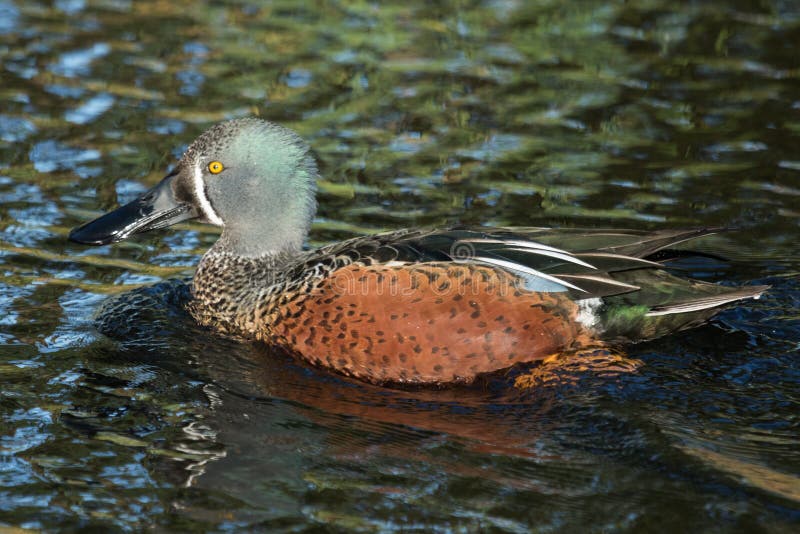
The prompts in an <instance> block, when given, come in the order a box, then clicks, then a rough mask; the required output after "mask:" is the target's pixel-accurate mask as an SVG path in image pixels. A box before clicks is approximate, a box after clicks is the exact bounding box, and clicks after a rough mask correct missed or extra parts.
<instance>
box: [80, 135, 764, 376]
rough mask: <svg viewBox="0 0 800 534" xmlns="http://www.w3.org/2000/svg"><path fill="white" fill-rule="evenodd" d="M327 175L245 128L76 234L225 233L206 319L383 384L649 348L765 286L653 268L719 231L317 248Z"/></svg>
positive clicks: (484, 234)
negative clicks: (196, 221) (215, 227)
mask: <svg viewBox="0 0 800 534" xmlns="http://www.w3.org/2000/svg"><path fill="white" fill-rule="evenodd" d="M229 169H230V170H229ZM223 171H228V173H229V174H228V175H224V174H223ZM315 178H316V167H315V166H314V163H313V160H311V158H310V156H309V154H308V147H307V146H306V145H305V143H303V142H302V141H301V140H299V138H298V137H297V136H296V135H295V134H293V133H292V132H290V131H288V130H285V129H283V128H280V127H277V126H275V125H272V124H270V123H267V122H264V121H260V120H257V119H243V120H238V121H231V122H229V123H223V124H222V125H218V126H216V127H214V128H212V129H211V130H209V131H208V132H206V133H205V134H203V136H201V137H200V138H199V139H198V140H197V141H196V142H195V143H193V145H192V146H191V147H190V148H189V150H187V152H186V154H185V155H184V157H183V158H182V159H181V162H180V163H179V165H178V167H177V168H176V170H175V171H174V172H173V173H172V174H170V175H169V176H168V177H167V178H165V180H164V181H163V182H162V183H161V184H159V186H157V187H156V188H154V189H153V190H151V191H150V192H148V193H147V194H145V195H143V197H142V198H140V199H137V200H136V201H134V202H133V203H131V204H128V205H126V206H123V207H122V208H119V209H118V210H117V211H115V212H112V213H111V214H109V215H106V216H104V217H101V218H100V219H98V220H96V221H93V222H92V223H89V224H87V225H84V226H83V227H81V228H79V229H77V230H75V231H73V233H72V234H71V237H72V239H73V240H76V241H80V242H85V243H93V244H97V243H105V242H110V241H115V240H119V239H124V238H125V237H127V236H128V235H130V234H132V233H136V232H138V231H143V230H148V229H151V228H156V227H162V226H166V225H168V224H172V223H174V222H177V221H178V220H182V219H185V218H189V217H201V218H203V219H205V220H207V221H209V222H212V223H216V224H219V225H221V226H223V233H222V236H221V237H220V239H219V241H218V242H217V243H216V244H215V245H214V246H213V247H212V248H211V249H210V250H209V251H208V252H207V253H206V254H205V255H204V256H203V259H202V260H201V262H200V264H199V266H198V268H197V272H196V274H195V276H194V280H193V301H192V303H191V305H190V311H191V313H192V315H193V316H194V317H195V318H196V319H197V320H198V321H199V322H200V323H202V324H204V325H208V326H209V327H212V328H214V329H216V330H218V331H220V332H225V333H228V334H234V335H238V336H243V337H247V338H254V339H258V340H261V341H265V342H267V343H271V344H275V345H281V346H283V347H285V348H286V349H288V350H290V351H291V352H293V353H294V354H296V355H298V356H299V357H301V358H303V359H305V360H307V361H309V362H311V363H313V364H316V365H321V366H325V367H329V368H331V369H333V370H336V371H338V372H342V373H345V374H348V375H351V376H355V377H358V378H360V379H364V380H368V381H371V382H406V383H408V382H411V383H448V382H454V381H469V380H471V379H472V378H474V377H475V376H476V375H477V374H480V373H484V372H490V371H494V370H498V369H502V368H505V367H509V366H510V365H512V364H514V363H517V362H525V361H533V360H537V359H541V358H544V357H546V356H549V355H551V354H553V353H557V352H561V351H567V350H574V349H580V348H586V347H588V346H591V345H595V344H597V343H600V342H603V341H622V340H626V341H637V340H642V339H650V338H653V337H658V336H660V335H663V334H665V333H667V332H670V331H674V330H678V329H681V328H686V327H689V326H693V325H695V324H698V323H700V322H702V321H704V320H707V319H708V318H709V317H710V316H711V315H713V313H714V312H715V309H716V308H717V307H718V306H721V305H723V304H726V303H729V302H733V301H736V300H739V299H743V298H750V297H757V296H759V295H760V294H761V293H762V292H763V291H764V290H765V289H766V288H765V287H764V286H757V287H747V288H730V287H723V286H717V285H714V284H708V283H704V282H697V281H690V280H685V279H681V278H677V277H675V276H672V275H670V274H668V273H667V272H666V271H665V270H663V266H662V265H661V264H660V263H658V262H657V261H654V260H656V259H657V258H656V257H655V256H654V255H655V254H657V253H658V252H659V251H662V250H664V249H666V248H667V247H671V246H672V245H674V244H676V243H679V242H682V241H685V240H687V239H692V238H695V237H699V236H702V235H706V234H708V233H711V232H712V230H690V231H661V232H652V233H648V232H638V231H618V230H614V231H608V230H551V229H523V228H519V229H488V228H479V229H449V230H429V231H421V230H419V231H418V230H406V231H399V232H391V233H385V234H379V235H374V236H368V237H362V238H356V239H352V240H349V241H345V242H342V243H338V244H335V245H331V246H328V247H323V248H321V249H318V250H314V251H303V250H301V244H302V242H303V240H304V239H305V237H306V234H307V231H308V227H309V224H310V220H311V217H312V215H313V211H314V193H313V191H314V180H315Z"/></svg>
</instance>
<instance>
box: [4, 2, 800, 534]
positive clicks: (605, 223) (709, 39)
mask: <svg viewBox="0 0 800 534" xmlns="http://www.w3.org/2000/svg"><path fill="white" fill-rule="evenodd" d="M414 4H417V5H414ZM563 4H564V5H562V3H561V2H546V1H543V2H523V1H513V0H506V1H503V0H497V1H488V2H485V3H480V2H451V3H448V2H441V3H436V4H432V3H423V2H418V3H414V2H397V3H392V4H389V3H380V4H378V3H366V2H358V1H354V2H341V3H336V2H316V3H314V4H313V5H311V4H309V5H308V6H306V7H303V6H302V5H301V4H297V3H293V2H285V3H281V2H276V3H264V4H261V3H258V2H252V3H249V2H244V1H234V0H232V1H221V2H213V3H190V2H164V1H142V2H131V1H128V0H99V1H91V0H86V1H84V0H56V1H54V2H52V3H39V2H35V1H30V0H25V1H24V2H23V1H21V0H18V1H16V2H15V1H12V0H0V273H2V278H0V532H3V533H5V532H6V531H7V528H6V527H19V528H21V529H32V530H39V529H41V530H45V531H54V530H61V529H63V530H77V529H81V528H89V527H95V528H96V529H97V531H107V530H141V529H146V528H154V529H157V530H175V531H185V530H199V531H202V530H209V531H215V530H263V531H270V532H274V531H298V530H304V529H308V528H314V527H323V526H327V527H332V528H338V529H344V530H349V529H354V530H362V531H382V530H396V529H397V530H399V529H408V530H420V531H475V530H491V531H509V532H527V531H531V530H533V531H542V532H553V531H555V532H589V531H664V532H679V531H701V530H702V531H712V532H761V531H764V532H766V531H770V532H790V531H796V529H797V528H798V526H799V525H800V428H799V426H800V282H798V273H800V259H798V247H800V245H799V243H800V6H798V4H797V3H796V2H793V1H789V0H787V1H778V0H776V1H760V2H756V1H753V2H746V1H739V2H722V1H719V2H694V3H691V4H688V3H686V4H677V3H675V2H666V1H658V0H652V1H648V2H621V1H620V2H580V3H563ZM245 115H260V116H262V117H265V118H269V119H271V120H274V121H278V122H281V123H282V124H285V125H287V126H290V127H292V128H294V129H296V130H298V131H299V132H300V133H301V134H302V135H303V136H305V137H306V138H308V139H309V140H310V142H311V144H312V145H313V147H314V149H315V150H316V152H317V154H318V156H319V159H320V163H321V166H322V169H323V174H324V176H325V178H324V181H323V182H322V183H321V184H320V186H321V194H320V212H319V215H318V217H317V220H316V222H315V226H314V229H313V235H312V240H313V244H319V243H326V242H330V241H333V240H338V239H342V238H346V237H350V236H354V235H358V234H361V233H365V232H372V231H377V230H381V229H389V228H400V227H405V226H413V225H440V224H442V225H443V224H451V223H465V224H489V225H528V226H530V225H537V226H550V225H555V226H590V227H609V226H612V227H613V226H618V227H629V228H652V229H656V228H665V227H685V226H717V225H719V226H736V227H738V228H739V230H738V231H737V232H735V233H730V234H726V235H724V236H716V237H713V238H710V239H707V240H706V241H705V242H704V249H706V250H711V251H714V252H716V253H718V254H723V255H725V256H727V257H729V258H732V260H733V261H732V262H731V263H715V262H699V263H689V264H687V265H686V268H687V269H688V270H689V274H691V275H693V276H695V277H700V278H703V279H707V280H718V281H722V282H724V283H730V284H744V283H758V284H771V285H772V286H773V290H772V291H770V292H769V293H768V294H767V295H766V296H765V297H764V298H762V299H761V300H758V301H753V302H748V303H747V304H746V305H744V306H741V307H739V308H736V309H730V310H727V311H725V312H723V313H722V314H720V315H719V316H718V318H717V320H715V321H714V322H713V323H711V324H709V325H707V326H704V327H702V328H699V329H696V330H693V331H690V332H684V333H680V334H676V335H674V336H670V337H668V338H664V339H661V340H657V341H654V342H650V343H647V344H641V345H637V346H634V347H631V348H630V351H629V356H630V357H632V358H638V359H639V360H641V361H642V362H643V363H644V366H643V367H641V368H640V369H639V371H638V372H636V373H631V374H623V375H606V374H596V373H583V374H580V375H579V376H577V379H576V380H565V381H562V382H558V381H556V383H554V384H550V385H548V386H543V387H541V388H537V389H534V390H527V391H519V390H515V389H514V388H512V387H510V385H509V384H508V382H507V381H505V380H504V379H503V378H502V377H501V378H497V379H494V380H489V381H484V382H482V383H481V384H478V385H476V386H473V387H462V388H459V389H455V390H447V391H425V390H422V391H399V390H393V389H388V388H378V387H371V386H365V385H362V384H359V383H356V382H352V381H349V380H345V379H342V378H339V377H336V376H334V375H331V374H327V373H325V372H322V371H318V370H314V369H310V368H307V367H303V366H301V365H299V364H296V363H293V362H291V361H290V360H288V359H287V358H286V357H285V356H283V355H281V354H275V353H273V352H270V351H269V350H268V349H266V348H264V347H258V346H254V345H237V344H235V343H233V342H230V341H225V340H221V339H217V338H215V337H213V336H211V335H209V334H208V333H206V332H204V331H202V330H200V329H198V328H196V327H194V325H193V324H192V323H191V321H190V320H188V319H187V318H186V316H185V315H183V314H182V313H181V312H180V307H179V306H178V305H176V304H175V302H173V301H172V300H170V299H173V300H174V298H177V297H176V294H175V292H174V291H172V292H170V291H167V290H166V289H164V287H163V286H158V287H156V288H154V289H146V286H151V285H153V284H154V283H157V282H159V281H162V280H166V279H170V278H175V277H181V276H185V275H186V274H188V273H190V272H191V268H192V266H193V265H194V264H195V263H196V261H197V260H198V258H199V256H200V255H201V254H202V252H203V251H204V250H205V248H207V247H208V246H209V245H210V244H211V243H212V242H213V241H214V239H215V237H216V236H215V234H214V233H213V231H212V230H211V229H210V228H207V227H204V226H202V225H190V226H181V227H179V228H177V229H173V230H170V231H164V232H161V233H158V234H152V235H149V236H146V237H144V238H141V239H138V240H137V241H134V242H130V243H123V244H119V245H115V246H110V247H101V248H92V249H88V248H85V247H81V246H79V245H75V244H71V243H67V241H66V235H67V232H68V231H69V229H70V228H71V227H73V226H75V225H77V224H78V223H80V222H82V221H84V220H86V219H88V218H90V217H92V216H94V215H97V214H99V213H100V211H101V210H104V209H108V208H111V207H113V206H114V205H116V203H117V202H118V201H125V200H128V199H130V198H131V197H132V196H133V195H134V194H136V193H137V192H139V191H142V190H143V189H144V188H146V187H148V186H150V185H153V184H154V183H156V182H157V181H158V180H159V178H160V177H161V176H163V174H164V172H165V171H166V169H167V167H168V166H169V165H170V164H171V163H172V162H174V159H175V157H176V156H178V155H180V153H181V151H182V149H183V148H184V147H185V146H186V144H187V143H189V142H190V141H191V140H192V139H193V138H194V137H195V135H197V134H198V133H199V132H201V131H202V130H203V129H205V128H206V127H207V126H208V125H209V124H211V123H213V122H216V121H218V120H220V119H223V118H230V117H237V116H245ZM136 288H143V289H139V290H138V291H139V294H138V295H139V296H138V297H137V298H138V299H139V300H137V302H136V305H134V306H131V307H130V308H128V309H127V310H126V314H125V316H124V320H120V319H119V318H118V319H117V323H115V324H114V329H115V330H116V332H117V334H118V336H117V337H119V338H121V339H122V341H119V340H116V341H115V340H109V339H107V338H105V337H103V336H101V335H100V334H98V333H97V331H96V330H95V328H94V326H93V316H94V314H95V312H96V310H97V308H98V307H99V306H100V304H101V303H102V302H103V301H104V299H106V298H107V297H109V296H112V295H117V294H122V293H125V292H129V291H132V290H135V289H136ZM178 293H179V292H178ZM10 531H11V532H17V530H14V529H11V530H10Z"/></svg>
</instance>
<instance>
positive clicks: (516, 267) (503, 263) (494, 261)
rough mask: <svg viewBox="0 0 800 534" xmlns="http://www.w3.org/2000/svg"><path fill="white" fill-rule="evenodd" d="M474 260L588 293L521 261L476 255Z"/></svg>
mask: <svg viewBox="0 0 800 534" xmlns="http://www.w3.org/2000/svg"><path fill="white" fill-rule="evenodd" d="M472 260H473V261H476V262H480V263H488V264H490V265H497V266H498V267H503V268H504V269H510V270H512V271H517V272H520V273H525V274H527V275H530V276H536V277H538V278H543V279H544V280H547V281H549V282H553V283H554V284H558V285H560V286H564V287H569V288H571V289H576V290H578V291H582V292H584V293H586V290H584V289H581V288H579V287H578V286H576V285H573V284H570V283H569V282H565V281H564V280H561V279H560V278H556V277H555V276H550V275H549V274H544V273H542V272H539V271H537V270H536V269H531V268H530V267H527V266H525V265H521V264H519V263H515V262H513V261H508V260H501V259H498V258H486V257H483V256H476V257H475V258H472Z"/></svg>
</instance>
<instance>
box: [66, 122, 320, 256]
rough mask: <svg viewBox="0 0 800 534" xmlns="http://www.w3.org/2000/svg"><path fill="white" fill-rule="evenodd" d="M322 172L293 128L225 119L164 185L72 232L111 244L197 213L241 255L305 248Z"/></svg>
mask: <svg viewBox="0 0 800 534" xmlns="http://www.w3.org/2000/svg"><path fill="white" fill-rule="evenodd" d="M316 179H317V166H316V164H315V162H314V158H313V156H312V155H311V153H310V150H309V147H308V145H307V144H306V143H305V142H304V141H303V140H302V139H301V138H300V136H298V135H297V134H296V133H294V132H293V131H291V130H288V129H286V128H283V127H281V126H278V125H276V124H273V123H270V122H267V121H264V120H261V119H255V118H249V119H236V120H232V121H228V122H223V123H220V124H217V125H216V126H213V127H212V128H210V129H209V130H207V131H206V132H205V133H203V134H202V135H201V136H200V137H198V138H197V139H196V140H195V141H194V142H193V143H192V144H191V145H190V146H189V148H188V149H187V150H186V152H185V153H184V154H183V157H181V159H180V161H179V162H178V164H177V165H176V166H175V168H174V170H173V171H172V172H171V173H169V174H168V175H167V176H166V177H165V178H164V179H163V180H161V182H160V183H159V184H158V185H156V186H155V187H153V188H152V189H150V190H149V191H147V192H146V193H144V194H142V195H141V196H139V197H138V198H137V199H135V200H133V201H132V202H130V203H128V204H125V205H124V206H121V207H119V208H117V209H116V210H114V211H112V212H110V213H107V214H105V215H103V216H101V217H99V218H97V219H95V220H93V221H91V222H88V223H86V224H84V225H82V226H80V227H78V228H75V229H74V230H72V232H70V234H69V238H70V239H71V240H72V241H76V242H78V243H84V244H87V245H105V244H108V243H115V242H117V241H122V240H123V239H127V238H128V237H130V236H132V235H135V234H138V233H141V232H146V231H148V230H153V229H156V228H164V227H167V226H171V225H173V224H176V223H178V222H181V221H185V220H187V219H194V218H197V219H200V220H202V221H204V222H207V223H211V224H215V225H217V226H221V227H222V236H221V237H220V239H219V242H218V245H217V246H218V247H220V248H222V249H224V250H228V251H230V252H231V253H234V254H238V255H244V256H258V255H263V254H268V253H274V252H280V251H292V250H298V249H300V247H301V246H302V243H303V240H304V239H305V237H306V235H307V233H308V229H309V226H310V224H311V219H312V218H313V216H314V211H315V208H316V202H315V198H314V193H315V190H316Z"/></svg>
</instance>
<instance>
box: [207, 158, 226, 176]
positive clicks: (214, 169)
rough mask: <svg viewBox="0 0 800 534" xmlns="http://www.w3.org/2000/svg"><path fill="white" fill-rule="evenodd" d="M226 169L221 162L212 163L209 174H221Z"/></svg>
mask: <svg viewBox="0 0 800 534" xmlns="http://www.w3.org/2000/svg"><path fill="white" fill-rule="evenodd" d="M224 168H225V165H223V164H222V163H220V162H219V161H212V162H211V163H209V164H208V172H210V173H211V174H219V173H221V172H222V170H223V169H224Z"/></svg>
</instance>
